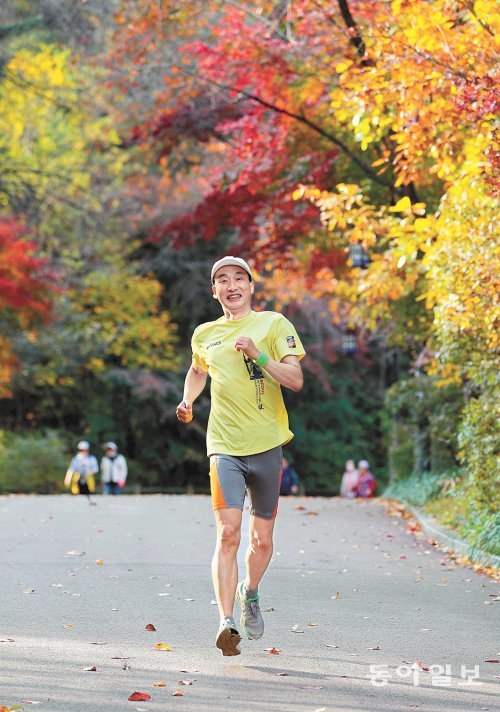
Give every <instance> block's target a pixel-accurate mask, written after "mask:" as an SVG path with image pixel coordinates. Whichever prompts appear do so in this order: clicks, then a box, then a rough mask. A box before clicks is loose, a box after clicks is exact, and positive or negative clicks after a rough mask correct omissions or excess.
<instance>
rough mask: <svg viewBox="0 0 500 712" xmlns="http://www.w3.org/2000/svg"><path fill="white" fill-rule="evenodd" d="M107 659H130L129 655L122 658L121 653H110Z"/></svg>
mask: <svg viewBox="0 0 500 712" xmlns="http://www.w3.org/2000/svg"><path fill="white" fill-rule="evenodd" d="M109 659H110V660H130V657H128V658H124V657H122V656H121V655H110V656H109Z"/></svg>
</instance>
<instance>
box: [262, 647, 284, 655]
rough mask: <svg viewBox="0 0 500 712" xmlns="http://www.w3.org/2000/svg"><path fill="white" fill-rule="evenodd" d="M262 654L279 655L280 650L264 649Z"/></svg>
mask: <svg viewBox="0 0 500 712" xmlns="http://www.w3.org/2000/svg"><path fill="white" fill-rule="evenodd" d="M263 652H264V653H269V654H270V655H279V654H280V653H281V650H280V649H279V648H264V650H263Z"/></svg>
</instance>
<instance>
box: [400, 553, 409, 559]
mask: <svg viewBox="0 0 500 712" xmlns="http://www.w3.org/2000/svg"><path fill="white" fill-rule="evenodd" d="M399 558H400V559H407V558H408V557H407V556H406V554H400V555H399Z"/></svg>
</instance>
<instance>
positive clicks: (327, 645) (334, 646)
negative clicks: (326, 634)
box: [326, 643, 339, 648]
mask: <svg viewBox="0 0 500 712" xmlns="http://www.w3.org/2000/svg"><path fill="white" fill-rule="evenodd" d="M326 647H327V648H338V647H339V646H338V645H330V644H329V643H327V644H326Z"/></svg>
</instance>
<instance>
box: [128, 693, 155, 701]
mask: <svg viewBox="0 0 500 712" xmlns="http://www.w3.org/2000/svg"><path fill="white" fill-rule="evenodd" d="M128 699H129V701H130V702H147V701H148V700H150V699H151V695H148V693H147V692H132V694H131V695H130V697H129V698H128Z"/></svg>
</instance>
